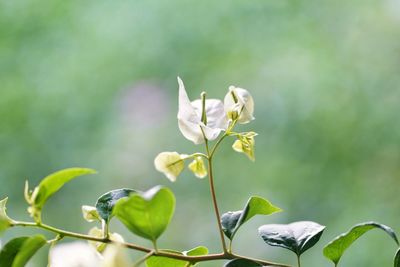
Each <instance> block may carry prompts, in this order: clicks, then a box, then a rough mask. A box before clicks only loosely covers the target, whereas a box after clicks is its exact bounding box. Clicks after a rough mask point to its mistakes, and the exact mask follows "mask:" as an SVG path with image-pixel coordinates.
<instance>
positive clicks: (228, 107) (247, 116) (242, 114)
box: [224, 86, 254, 124]
mask: <svg viewBox="0 0 400 267" xmlns="http://www.w3.org/2000/svg"><path fill="white" fill-rule="evenodd" d="M224 107H225V112H226V114H227V115H228V118H230V119H235V118H234V117H235V115H236V116H237V115H238V116H239V118H238V120H237V122H238V123H241V124H245V123H248V122H250V121H252V120H254V117H253V113H254V100H253V97H252V96H251V95H250V93H249V92H248V91H247V90H246V89H243V88H238V87H234V86H230V87H229V92H228V93H227V94H226V96H225V99H224Z"/></svg>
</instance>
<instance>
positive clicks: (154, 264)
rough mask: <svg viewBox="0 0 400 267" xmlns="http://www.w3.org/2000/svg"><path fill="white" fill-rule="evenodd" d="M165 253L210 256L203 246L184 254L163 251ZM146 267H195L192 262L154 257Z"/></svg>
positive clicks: (147, 261)
mask: <svg viewBox="0 0 400 267" xmlns="http://www.w3.org/2000/svg"><path fill="white" fill-rule="evenodd" d="M163 251H164V252H169V253H174V254H179V255H185V256H202V255H207V254H208V249H207V248H206V247H203V246H200V247H196V248H193V249H191V250H189V251H184V252H183V253H181V252H179V251H173V250H163ZM146 266H147V267H190V266H193V265H192V264H190V262H188V261H184V260H177V259H172V258H167V257H160V256H152V257H150V258H148V259H147V260H146Z"/></svg>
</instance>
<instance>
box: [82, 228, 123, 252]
mask: <svg viewBox="0 0 400 267" xmlns="http://www.w3.org/2000/svg"><path fill="white" fill-rule="evenodd" d="M89 235H90V236H94V237H98V238H103V237H104V232H103V230H102V229H100V228H98V227H93V228H92V229H90V230H89ZM110 239H111V240H112V241H114V242H117V243H122V242H124V238H123V237H122V236H121V235H120V234H118V233H111V234H110ZM89 244H90V245H92V246H93V247H94V248H95V249H96V250H97V251H98V252H103V251H104V249H105V248H106V247H107V246H108V244H106V243H102V242H96V241H89Z"/></svg>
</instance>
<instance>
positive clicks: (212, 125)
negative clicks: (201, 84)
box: [178, 77, 228, 145]
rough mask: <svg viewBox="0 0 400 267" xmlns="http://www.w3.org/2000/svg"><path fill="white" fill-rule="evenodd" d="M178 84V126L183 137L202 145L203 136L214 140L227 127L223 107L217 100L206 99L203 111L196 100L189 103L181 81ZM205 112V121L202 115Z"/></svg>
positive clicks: (200, 102) (199, 102) (199, 101)
mask: <svg viewBox="0 0 400 267" xmlns="http://www.w3.org/2000/svg"><path fill="white" fill-rule="evenodd" d="M178 84H179V110H178V125H179V129H180V131H181V133H182V134H183V136H184V137H185V138H186V139H188V140H190V141H192V142H193V143H195V144H196V145H197V144H201V143H204V142H205V140H204V136H205V137H206V138H207V139H208V140H215V139H216V138H217V137H218V135H219V134H220V133H221V131H222V130H225V129H226V128H227V125H228V121H227V117H226V115H225V110H224V105H223V103H222V101H221V100H218V99H206V100H205V105H204V109H205V110H203V101H202V100H201V99H197V100H195V101H193V102H190V100H189V97H188V95H187V93H186V89H185V86H184V84H183V82H182V80H181V79H180V78H179V77H178ZM203 112H205V117H206V118H205V121H204V120H203V121H202V115H203Z"/></svg>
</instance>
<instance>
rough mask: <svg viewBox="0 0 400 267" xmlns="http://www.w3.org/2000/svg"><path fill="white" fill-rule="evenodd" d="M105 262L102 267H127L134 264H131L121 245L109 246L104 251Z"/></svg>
mask: <svg viewBox="0 0 400 267" xmlns="http://www.w3.org/2000/svg"><path fill="white" fill-rule="evenodd" d="M103 256H104V260H103V262H102V264H101V267H127V266H131V265H132V264H131V263H130V262H129V260H128V257H127V255H126V253H125V251H124V248H123V247H122V246H120V245H114V244H113V245H109V246H108V247H107V248H106V250H105V251H104V254H103Z"/></svg>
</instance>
